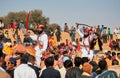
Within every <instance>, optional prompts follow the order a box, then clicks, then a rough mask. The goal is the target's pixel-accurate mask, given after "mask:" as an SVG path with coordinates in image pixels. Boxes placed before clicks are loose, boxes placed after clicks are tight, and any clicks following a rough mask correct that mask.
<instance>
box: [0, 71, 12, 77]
mask: <svg viewBox="0 0 120 78" xmlns="http://www.w3.org/2000/svg"><path fill="white" fill-rule="evenodd" d="M0 76H1V77H2V78H11V77H10V75H9V74H8V73H6V72H4V71H2V70H0Z"/></svg>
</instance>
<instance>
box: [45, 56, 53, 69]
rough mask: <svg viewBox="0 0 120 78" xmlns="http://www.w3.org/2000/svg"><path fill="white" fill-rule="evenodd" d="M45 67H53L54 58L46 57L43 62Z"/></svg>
mask: <svg viewBox="0 0 120 78" xmlns="http://www.w3.org/2000/svg"><path fill="white" fill-rule="evenodd" d="M44 63H45V65H46V67H49V66H53V65H54V57H52V56H51V57H48V58H46V59H45V61H44Z"/></svg>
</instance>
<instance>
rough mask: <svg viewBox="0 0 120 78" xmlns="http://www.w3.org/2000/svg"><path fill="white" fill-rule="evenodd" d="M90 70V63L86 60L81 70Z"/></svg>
mask: <svg viewBox="0 0 120 78" xmlns="http://www.w3.org/2000/svg"><path fill="white" fill-rule="evenodd" d="M91 71H92V65H90V64H89V63H88V62H86V63H84V64H83V72H91Z"/></svg>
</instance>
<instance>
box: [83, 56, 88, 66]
mask: <svg viewBox="0 0 120 78" xmlns="http://www.w3.org/2000/svg"><path fill="white" fill-rule="evenodd" d="M88 61H89V59H88V57H83V58H82V65H83V64H84V63H85V62H88Z"/></svg>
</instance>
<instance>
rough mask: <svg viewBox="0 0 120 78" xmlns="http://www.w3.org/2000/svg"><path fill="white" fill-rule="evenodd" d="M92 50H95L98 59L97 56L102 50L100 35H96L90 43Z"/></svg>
mask: <svg viewBox="0 0 120 78" xmlns="http://www.w3.org/2000/svg"><path fill="white" fill-rule="evenodd" d="M90 45H91V49H92V50H94V58H95V59H96V54H97V53H98V52H99V51H101V50H102V45H103V43H102V41H101V40H100V38H99V34H97V33H94V38H93V40H92V41H91V43H90Z"/></svg>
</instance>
